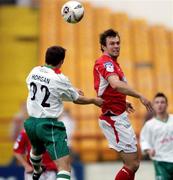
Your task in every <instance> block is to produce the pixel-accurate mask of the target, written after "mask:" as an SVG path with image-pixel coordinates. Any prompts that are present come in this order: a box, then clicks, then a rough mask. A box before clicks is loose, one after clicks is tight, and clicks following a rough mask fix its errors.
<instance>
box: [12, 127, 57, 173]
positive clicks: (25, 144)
mask: <svg viewBox="0 0 173 180" xmlns="http://www.w3.org/2000/svg"><path fill="white" fill-rule="evenodd" d="M30 150H31V144H30V141H29V138H28V136H27V134H26V132H25V130H24V129H23V130H22V131H21V132H20V134H19V135H18V137H17V139H16V142H15V143H14V147H13V151H14V152H16V153H18V154H26V157H27V162H28V163H29V164H31V163H30V160H29V159H30ZM42 164H43V165H44V166H45V167H46V170H48V171H57V168H56V165H55V163H54V162H53V161H52V160H51V158H50V156H49V154H48V152H45V153H44V154H43V156H42Z"/></svg>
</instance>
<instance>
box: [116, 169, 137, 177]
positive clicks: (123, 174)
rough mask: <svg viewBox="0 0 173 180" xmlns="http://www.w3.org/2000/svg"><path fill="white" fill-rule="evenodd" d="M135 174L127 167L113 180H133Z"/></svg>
mask: <svg viewBox="0 0 173 180" xmlns="http://www.w3.org/2000/svg"><path fill="white" fill-rule="evenodd" d="M134 178H135V173H134V172H133V171H132V170H130V169H128V168H127V167H123V168H122V169H121V170H120V171H119V172H118V174H117V175H116V177H115V180H134Z"/></svg>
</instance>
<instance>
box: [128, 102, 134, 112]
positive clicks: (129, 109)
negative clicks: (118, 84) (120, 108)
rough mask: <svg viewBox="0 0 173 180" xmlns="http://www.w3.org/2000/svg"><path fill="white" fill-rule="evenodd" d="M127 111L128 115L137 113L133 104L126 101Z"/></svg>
mask: <svg viewBox="0 0 173 180" xmlns="http://www.w3.org/2000/svg"><path fill="white" fill-rule="evenodd" d="M126 111H127V112H128V113H134V112H135V109H134V107H133V106H132V104H131V103H130V102H128V101H126Z"/></svg>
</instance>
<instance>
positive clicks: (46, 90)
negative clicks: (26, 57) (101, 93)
mask: <svg viewBox="0 0 173 180" xmlns="http://www.w3.org/2000/svg"><path fill="white" fill-rule="evenodd" d="M65 51H66V50H65V49H64V48H63V47H60V46H52V47H49V48H48V49H47V51H46V56H45V63H46V64H45V65H44V66H37V67H35V68H33V69H32V70H31V72H30V73H29V75H28V77H27V80H26V82H27V86H28V90H29V94H28V98H27V111H28V114H29V118H28V119H27V120H26V121H25V123H24V127H25V130H26V133H27V135H28V137H29V139H30V142H31V145H32V149H31V153H30V161H31V163H32V164H33V167H34V173H33V180H37V179H39V177H40V175H41V174H42V172H43V171H44V169H43V168H42V167H41V159H42V154H43V153H44V152H45V150H47V151H48V153H49V154H50V157H51V159H52V160H54V162H55V164H56V165H57V167H58V170H59V171H58V172H57V180H69V179H70V170H71V166H70V155H69V148H68V146H67V134H66V130H65V126H64V124H63V122H60V121H57V119H58V118H59V116H60V115H61V114H62V112H63V101H71V102H73V103H75V104H94V105H96V106H101V105H102V102H103V100H102V99H101V98H87V97H84V96H82V95H81V94H80V93H79V92H80V91H78V90H77V89H76V88H74V87H73V86H72V84H71V83H70V81H69V80H68V78H67V77H66V76H65V75H63V74H62V73H61V71H60V67H61V66H62V64H63V62H64V58H65Z"/></svg>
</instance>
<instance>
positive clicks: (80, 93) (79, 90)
mask: <svg viewBox="0 0 173 180" xmlns="http://www.w3.org/2000/svg"><path fill="white" fill-rule="evenodd" d="M76 90H77V92H78V94H79V95H81V96H84V92H83V91H82V90H81V89H78V88H76Z"/></svg>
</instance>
